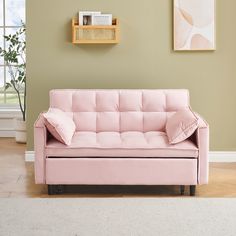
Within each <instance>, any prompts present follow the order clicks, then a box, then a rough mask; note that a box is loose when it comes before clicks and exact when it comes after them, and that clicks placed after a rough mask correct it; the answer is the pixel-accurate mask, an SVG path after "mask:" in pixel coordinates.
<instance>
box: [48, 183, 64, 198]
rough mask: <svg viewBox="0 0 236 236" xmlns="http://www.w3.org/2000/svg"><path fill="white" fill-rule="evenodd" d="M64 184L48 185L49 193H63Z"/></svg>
mask: <svg viewBox="0 0 236 236" xmlns="http://www.w3.org/2000/svg"><path fill="white" fill-rule="evenodd" d="M63 193H64V186H63V185H50V184H49V185H48V195H55V194H63Z"/></svg>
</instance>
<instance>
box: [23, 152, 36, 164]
mask: <svg viewBox="0 0 236 236" xmlns="http://www.w3.org/2000/svg"><path fill="white" fill-rule="evenodd" d="M25 161H26V162H34V151H26V152H25Z"/></svg>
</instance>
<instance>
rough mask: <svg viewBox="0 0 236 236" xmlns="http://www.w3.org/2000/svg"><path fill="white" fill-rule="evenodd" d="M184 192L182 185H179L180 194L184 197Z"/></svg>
mask: <svg viewBox="0 0 236 236" xmlns="http://www.w3.org/2000/svg"><path fill="white" fill-rule="evenodd" d="M184 190H185V186H184V185H180V194H181V195H184Z"/></svg>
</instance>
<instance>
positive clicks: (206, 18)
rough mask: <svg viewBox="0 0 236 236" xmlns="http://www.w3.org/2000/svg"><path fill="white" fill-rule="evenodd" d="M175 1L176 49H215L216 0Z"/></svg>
mask: <svg viewBox="0 0 236 236" xmlns="http://www.w3.org/2000/svg"><path fill="white" fill-rule="evenodd" d="M173 1H174V50H175V51H202V50H215V46H216V45H215V0H173Z"/></svg>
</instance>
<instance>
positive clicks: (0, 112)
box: [0, 107, 21, 119]
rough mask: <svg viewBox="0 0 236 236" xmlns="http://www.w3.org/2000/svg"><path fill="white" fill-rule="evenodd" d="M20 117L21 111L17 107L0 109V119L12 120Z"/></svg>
mask: <svg viewBox="0 0 236 236" xmlns="http://www.w3.org/2000/svg"><path fill="white" fill-rule="evenodd" d="M16 117H21V111H20V109H19V108H17V107H0V119H12V118H16Z"/></svg>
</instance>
